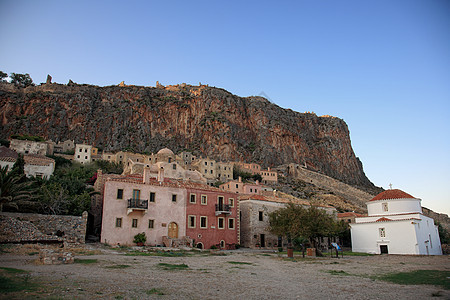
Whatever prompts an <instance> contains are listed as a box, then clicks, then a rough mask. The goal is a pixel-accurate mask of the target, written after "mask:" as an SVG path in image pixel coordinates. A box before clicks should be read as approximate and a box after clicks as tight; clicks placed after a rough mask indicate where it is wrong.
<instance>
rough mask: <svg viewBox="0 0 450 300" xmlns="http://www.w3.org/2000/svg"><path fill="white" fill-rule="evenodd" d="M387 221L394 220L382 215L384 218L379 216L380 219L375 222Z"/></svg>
mask: <svg viewBox="0 0 450 300" xmlns="http://www.w3.org/2000/svg"><path fill="white" fill-rule="evenodd" d="M386 221H392V220H391V219H388V218H385V217H382V218H379V219H378V220H376V221H375V222H386Z"/></svg>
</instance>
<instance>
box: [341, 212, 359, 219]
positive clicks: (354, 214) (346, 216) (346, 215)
mask: <svg viewBox="0 0 450 300" xmlns="http://www.w3.org/2000/svg"><path fill="white" fill-rule="evenodd" d="M337 217H338V218H348V217H364V215H362V214H358V213H355V212H352V211H348V212H344V213H338V214H337Z"/></svg>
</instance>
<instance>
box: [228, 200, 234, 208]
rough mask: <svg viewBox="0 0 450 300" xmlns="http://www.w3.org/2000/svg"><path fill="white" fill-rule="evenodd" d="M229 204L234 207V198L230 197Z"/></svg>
mask: <svg viewBox="0 0 450 300" xmlns="http://www.w3.org/2000/svg"><path fill="white" fill-rule="evenodd" d="M228 204H230V207H234V199H233V198H229V199H228Z"/></svg>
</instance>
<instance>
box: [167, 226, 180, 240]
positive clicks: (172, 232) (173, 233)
mask: <svg viewBox="0 0 450 300" xmlns="http://www.w3.org/2000/svg"><path fill="white" fill-rule="evenodd" d="M168 231H169V232H168V234H167V236H168V237H169V238H171V239H177V238H178V225H177V223H175V222H170V223H169V229H168Z"/></svg>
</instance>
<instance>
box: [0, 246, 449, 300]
mask: <svg viewBox="0 0 450 300" xmlns="http://www.w3.org/2000/svg"><path fill="white" fill-rule="evenodd" d="M88 247H89V246H88ZM90 247H92V246H90ZM31 250H33V249H31ZM31 250H30V251H31ZM30 251H28V253H26V251H25V252H24V251H23V249H22V250H18V251H14V249H12V250H11V251H9V253H2V254H1V255H0V267H8V268H17V269H22V270H26V271H28V272H29V273H28V274H29V275H28V276H29V280H30V282H36V283H38V284H39V287H40V288H39V289H38V290H35V291H31V292H23V291H22V292H15V293H9V294H6V295H0V298H2V299H23V298H33V299H35V298H42V299H45V298H52V299H60V298H67V299H73V298H77V299H152V298H155V299H156V298H158V299H215V298H216V299H217V298H226V299H275V298H279V299H427V298H433V299H436V298H435V297H437V296H439V298H440V299H450V291H449V290H445V289H444V288H443V287H439V286H432V285H398V284H393V283H389V282H385V281H381V280H377V279H374V278H375V277H376V276H378V275H383V274H387V273H392V272H403V271H413V270H442V271H450V261H449V259H450V258H449V257H448V256H398V255H386V256H384V255H383V256H347V257H344V258H339V259H336V258H329V257H326V258H308V259H302V258H300V257H298V258H297V257H296V258H294V259H288V258H286V257H285V256H280V255H278V254H277V253H263V252H254V251H245V250H241V251H239V250H237V251H234V252H226V253H222V252H215V253H213V255H211V254H210V253H209V252H207V253H200V254H192V255H188V256H181V255H180V256H178V255H176V254H175V255H173V257H166V256H127V255H125V253H126V252H123V251H118V250H116V249H110V248H104V247H100V246H97V248H96V249H91V251H90V252H88V253H86V254H94V255H80V253H83V251H78V253H79V254H76V255H75V258H76V259H77V260H76V263H75V264H70V265H42V264H40V263H39V262H38V255H37V254H35V253H36V252H30ZM75 253H77V252H75ZM183 264H184V265H183Z"/></svg>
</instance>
